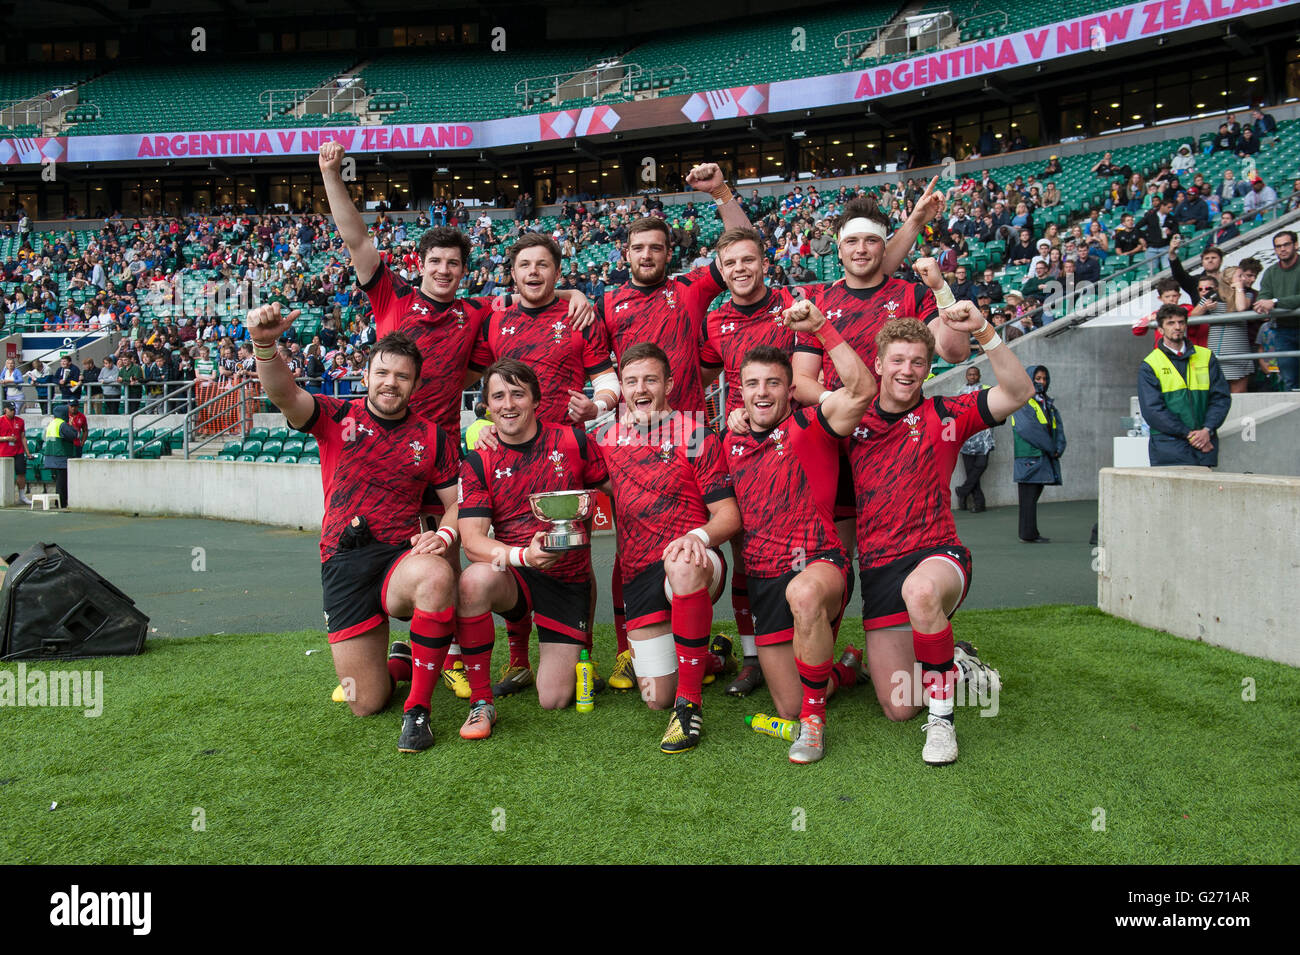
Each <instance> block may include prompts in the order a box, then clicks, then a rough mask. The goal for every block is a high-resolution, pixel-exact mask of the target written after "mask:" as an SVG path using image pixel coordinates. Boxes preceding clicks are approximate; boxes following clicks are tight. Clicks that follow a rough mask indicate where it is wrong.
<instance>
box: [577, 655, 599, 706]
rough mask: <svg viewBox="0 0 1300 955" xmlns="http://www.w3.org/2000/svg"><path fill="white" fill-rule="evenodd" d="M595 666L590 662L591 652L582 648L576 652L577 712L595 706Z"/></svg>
mask: <svg viewBox="0 0 1300 955" xmlns="http://www.w3.org/2000/svg"><path fill="white" fill-rule="evenodd" d="M595 683H596V667H595V665H594V664H593V663H592V662H591V654H590V653H588V652H587V651H586V650H583V651H582V652H581V653H580V654H578V690H577V693H576V696H577V700H578V712H579V713H590V712H591V711H592V710H593V709H595V707H596V698H595Z"/></svg>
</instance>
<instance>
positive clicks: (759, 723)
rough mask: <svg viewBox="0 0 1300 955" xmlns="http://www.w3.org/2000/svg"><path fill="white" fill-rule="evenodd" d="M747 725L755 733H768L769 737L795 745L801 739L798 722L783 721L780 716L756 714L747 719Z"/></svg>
mask: <svg viewBox="0 0 1300 955" xmlns="http://www.w3.org/2000/svg"><path fill="white" fill-rule="evenodd" d="M745 725H746V726H748V727H749V728H750V729H752V730H753V731H754V732H755V733H766V734H767V735H768V736H775V737H776V738H777V739H783V740H785V741H786V742H787V743H793V742H794V741H795V740H796V739H798V738H799V721H798V720H783V719H781V717H779V716H768V715H767V714H766V713H755V714H754V715H753V716H746V717H745Z"/></svg>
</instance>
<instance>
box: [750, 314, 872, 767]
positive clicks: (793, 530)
mask: <svg viewBox="0 0 1300 955" xmlns="http://www.w3.org/2000/svg"><path fill="white" fill-rule="evenodd" d="M783 323H784V325H785V327H787V328H788V329H790V330H797V331H800V332H802V333H805V334H808V335H814V336H816V337H817V338H818V340H819V341H820V342H822V345H823V347H824V348H825V349H826V351H827V353H828V354H830V356H831V360H832V361H833V362H834V363H835V367H836V371H837V372H838V374H839V376H840V379H841V381H842V382H843V385H842V386H841V387H839V388H837V389H836V390H835V391H834V392H832V393H831V394H830V395H828V396H827V397H826V399H825V400H824V401H822V402H820V403H819V404H817V405H814V406H812V407H810V408H799V409H797V410H796V409H795V407H794V404H793V398H792V388H791V385H792V381H793V372H792V370H791V368H790V358H789V355H788V353H786V352H785V351H784V350H782V349H780V348H777V347H774V346H772V345H758V346H756V347H754V348H751V349H750V350H749V351H748V352H746V354H745V356H744V358H743V359H741V362H740V370H739V381H740V386H741V391H742V392H743V398H744V402H745V410H746V411H747V412H748V413H749V424H750V430H749V432H748V433H747V434H740V435H738V434H734V433H728V434H727V436H726V439H725V441H724V446H725V448H726V461H727V466H728V468H729V469H730V471H731V475H732V483H733V485H734V487H735V490H736V497H737V499H738V500H739V502H740V512H741V520H742V523H743V525H744V528H745V533H744V545H743V556H744V559H745V568H746V573H747V576H748V581H749V588H750V595H751V599H752V603H751V606H752V607H753V611H754V630H755V634H756V642H757V655H758V657H759V660H760V663H761V666H762V670H763V675H764V678H765V679H766V681H767V685H768V687H769V689H770V690H771V693H772V700H773V702H774V703H775V704H776V711H777V714H778V715H779V716H781V717H782V718H784V719H793V718H794V717H795V715H796V714H797V715H798V717H799V722H800V731H799V738H798V739H797V740H795V742H794V744H793V745H792V746H791V747H790V761H791V762H793V763H812V762H816V761H817V760H819V759H821V758H822V756H823V755H824V754H825V749H826V741H825V735H824V730H825V721H826V698H827V697H828V696H829V695H830V692H832V691H833V686H832V680H833V675H832V663H831V652H832V650H833V649H834V645H835V641H834V636H833V635H832V632H831V622H832V621H833V620H834V619H836V618H837V617H838V616H839V615H840V613H841V612H842V611H843V609H844V603H845V600H846V599H847V576H848V573H849V566H848V555H847V554H846V553H845V552H844V549H843V547H841V546H840V542H839V539H838V538H837V537H836V535H835V521H834V510H835V467H836V460H837V459H838V457H839V446H840V441H841V440H842V439H843V438H845V437H847V436H848V435H849V434H850V433H851V432H852V431H853V429H854V428H855V427H856V426H857V423H858V421H859V420H860V419H861V418H862V414H863V412H864V411H865V410H866V409H867V407H868V405H869V404H870V402H871V399H872V398H873V397H874V396H875V392H876V387H875V381H874V379H873V378H872V377H871V374H870V372H868V371H867V368H866V366H865V365H864V364H863V363H862V359H860V358H859V357H858V356H857V353H856V352H855V351H854V350H853V348H852V346H850V345H849V344H848V343H846V342H845V341H844V340H843V339H842V338H840V336H839V333H838V332H837V331H836V330H835V328H834V326H833V325H831V324H830V323H829V322H827V321H826V317H825V316H824V315H822V314H821V312H820V311H818V310H817V308H816V306H814V305H813V304H812V303H811V302H807V301H803V302H799V303H798V304H796V305H794V306H793V307H791V308H789V309H787V310H786V312H785V313H784V315H783Z"/></svg>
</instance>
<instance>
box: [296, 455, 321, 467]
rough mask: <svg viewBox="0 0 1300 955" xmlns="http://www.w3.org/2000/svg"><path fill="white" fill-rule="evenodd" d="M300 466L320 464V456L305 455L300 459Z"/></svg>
mask: <svg viewBox="0 0 1300 955" xmlns="http://www.w3.org/2000/svg"><path fill="white" fill-rule="evenodd" d="M298 463H299V464H317V465H318V464H320V456H319V455H316V454H304V455H303V456H302V457H300V458H299V459H298Z"/></svg>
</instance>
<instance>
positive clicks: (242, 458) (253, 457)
mask: <svg viewBox="0 0 1300 955" xmlns="http://www.w3.org/2000/svg"><path fill="white" fill-rule="evenodd" d="M235 460H236V461H256V460H257V455H255V454H241V455H240V456H239V457H237V458H235Z"/></svg>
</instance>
